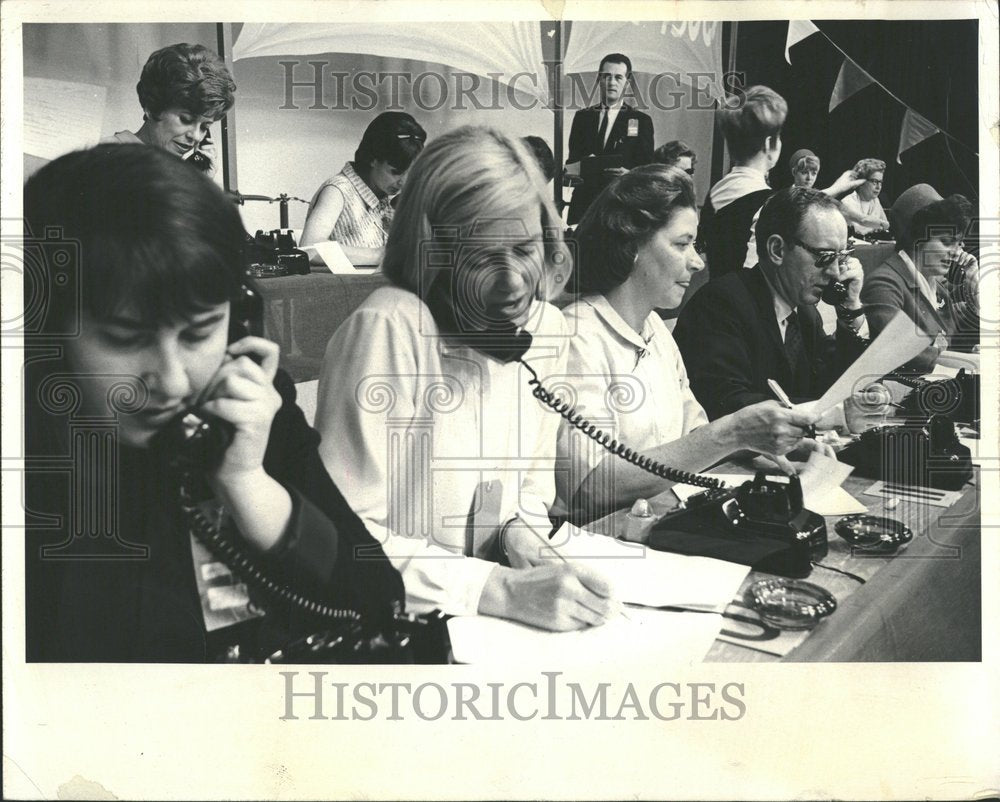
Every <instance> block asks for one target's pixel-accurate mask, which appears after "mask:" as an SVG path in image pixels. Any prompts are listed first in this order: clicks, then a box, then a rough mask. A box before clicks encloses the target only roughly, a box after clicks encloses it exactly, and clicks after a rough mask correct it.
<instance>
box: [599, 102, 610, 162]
mask: <svg viewBox="0 0 1000 802" xmlns="http://www.w3.org/2000/svg"><path fill="white" fill-rule="evenodd" d="M607 135H608V110H607V109H606V108H601V127H600V128H598V129H597V139H598V141H599V143H600V144H599V147H598V151H599V152H600V153H603V152H604V137H606V136H607Z"/></svg>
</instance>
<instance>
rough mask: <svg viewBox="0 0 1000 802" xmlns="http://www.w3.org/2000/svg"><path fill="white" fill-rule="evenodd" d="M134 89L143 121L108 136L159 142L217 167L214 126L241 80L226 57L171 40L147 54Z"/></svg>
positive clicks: (198, 163) (201, 165)
mask: <svg viewBox="0 0 1000 802" xmlns="http://www.w3.org/2000/svg"><path fill="white" fill-rule="evenodd" d="M135 89H136V93H137V94H138V96H139V104H140V106H141V107H142V120H143V122H142V125H141V126H140V127H139V129H138V130H137V131H136V132H135V133H133V132H131V131H118V132H117V133H116V134H114V135H113V136H111V137H109V138H108V139H107V140H105V141H106V142H108V143H118V144H140V143H141V144H145V145H155V146H156V147H159V148H163V149H164V150H166V151H168V152H169V153H173V154H175V155H177V156H180V157H181V158H182V159H184V160H185V161H189V162H190V163H191V164H192V165H194V166H196V167H198V168H199V169H200V170H202V171H203V172H207V173H213V172H214V171H215V165H214V162H215V149H214V144H213V142H212V139H211V136H210V130H209V129H210V128H211V126H212V125H213V124H214V123H216V122H218V121H219V120H221V119H222V118H223V117H224V116H225V115H226V112H228V111H229V110H230V109H231V108H232V107H233V103H234V102H235V99H234V97H233V93H234V92H235V91H236V84H235V82H234V81H233V77H232V75H231V74H230V72H229V70H228V68H227V67H226V65H225V62H223V60H222V59H221V58H219V56H218V55H217V54H216V53H214V52H213V51H211V50H209V49H208V48H207V47H204V46H203V45H197V44H195V45H192V44H187V43H183V42H182V43H180V44H176V45H169V46H167V47H164V48H161V49H159V50H157V51H156V52H155V53H153V54H152V55H151V56H150V57H149V58H148V59H147V61H146V64H145V65H144V66H143V68H142V75H141V76H140V77H139V82H138V83H137V84H136V87H135Z"/></svg>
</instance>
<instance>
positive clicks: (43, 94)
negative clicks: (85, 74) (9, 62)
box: [24, 77, 108, 159]
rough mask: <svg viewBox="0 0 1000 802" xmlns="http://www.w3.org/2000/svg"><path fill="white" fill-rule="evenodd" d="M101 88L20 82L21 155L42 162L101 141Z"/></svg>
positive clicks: (39, 80) (104, 91) (44, 80)
mask: <svg viewBox="0 0 1000 802" xmlns="http://www.w3.org/2000/svg"><path fill="white" fill-rule="evenodd" d="M107 93H108V90H107V88H106V87H104V86H96V85H94V84H83V83H76V82H73V81H55V80H52V79H50V78H30V77H26V78H25V79H24V96H25V97H26V98H29V97H30V98H31V99H32V100H31V102H30V103H25V104H24V152H25V153H30V154H31V155H32V156H39V157H41V158H43V159H55V158H58V157H59V156H62V155H63V154H64V153H69V152H70V151H73V150H79V149H80V148H86V147H89V146H91V145H96V144H97V142H98V140H99V139H100V138H101V124H102V122H103V120H104V105H105V99H106V97H107Z"/></svg>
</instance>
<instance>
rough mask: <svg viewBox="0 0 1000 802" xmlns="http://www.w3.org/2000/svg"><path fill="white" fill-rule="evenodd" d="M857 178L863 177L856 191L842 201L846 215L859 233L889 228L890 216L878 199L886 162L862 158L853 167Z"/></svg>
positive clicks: (852, 170)
mask: <svg viewBox="0 0 1000 802" xmlns="http://www.w3.org/2000/svg"><path fill="white" fill-rule="evenodd" d="M851 172H852V173H853V174H854V175H855V176H856V177H857V178H863V179H864V183H863V184H861V185H860V186H859V187H858V188H857V189H856V190H854V192H852V193H851V194H850V195H848V196H847V197H846V198H844V199H843V200H842V201H841V203H842V204H843V209H841V211H842V212H843V213H844V217H845V218H846V220H847V222H848V223H849V224H850V225H851V226H853V228H854V232H855V233H856V234H858V235H861V234H870V233H871V232H872V231H879V230H881V229H887V228H889V218H888V217H886V215H885V209H883V208H882V204H881V202H880V201H879V199H878V196H879V194H880V193H881V192H882V179H883V178H884V177H885V162H884V161H882V160H881V159H862V160H861V161H859V162H858V163H857V164H855V165H854V167H853V168H852V169H851Z"/></svg>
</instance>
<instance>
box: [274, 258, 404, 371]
mask: <svg viewBox="0 0 1000 802" xmlns="http://www.w3.org/2000/svg"><path fill="white" fill-rule="evenodd" d="M387 283H388V282H387V280H386V278H385V276H384V275H382V274H381V273H372V274H368V275H358V276H342V275H334V274H332V273H330V272H328V271H326V272H321V273H320V272H316V273H311V274H309V275H308V276H285V277H283V278H267V279H257V280H256V282H255V286H256V287H257V288H258V290H259V291H260V294H261V297H262V299H263V301H264V336H265V337H267V338H268V339H269V340H274V342H276V343H278V345H280V346H281V367H283V368H284V369H285V370H287V371H288V372H289V373H290V374H291V376H292V378H293V379H294V380H295V381H297V382H303V381H311V380H312V379H316V378H318V377H319V371H320V367H321V366H322V364H323V354H324V353H325V352H326V344H327V343H328V342H329V341H330V337H331V336H333V333H334V332H335V331H336V330H337V327H338V326H339V325H340V324H341V323H342V322H343V321H344V319H345V318H346V317H347V316H348V315H350V314H351V312H353V311H354V310H355V309H357V308H358V306H359V305H360V304H361V302H362V301H364V300H365V298H367V297H368V296H369V295H371V293H372V292H374V291H375V290H376V289H378V288H379V287H382V286H385V285H386V284H387Z"/></svg>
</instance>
